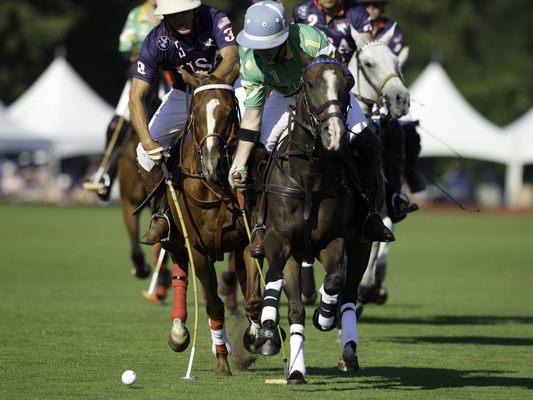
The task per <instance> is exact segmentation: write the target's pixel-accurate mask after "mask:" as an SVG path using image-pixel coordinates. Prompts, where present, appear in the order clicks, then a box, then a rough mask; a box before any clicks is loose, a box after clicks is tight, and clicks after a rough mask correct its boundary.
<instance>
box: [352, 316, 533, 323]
mask: <svg viewBox="0 0 533 400" xmlns="http://www.w3.org/2000/svg"><path fill="white" fill-rule="evenodd" d="M361 323H363V324H384V325H386V324H391V325H396V324H407V325H500V324H533V317H522V316H520V317H519V316H501V317H498V316H495V317H494V316H481V315H440V316H434V317H420V318H409V317H407V318H394V317H392V318H391V317H365V316H364V315H363V316H362V317H361Z"/></svg>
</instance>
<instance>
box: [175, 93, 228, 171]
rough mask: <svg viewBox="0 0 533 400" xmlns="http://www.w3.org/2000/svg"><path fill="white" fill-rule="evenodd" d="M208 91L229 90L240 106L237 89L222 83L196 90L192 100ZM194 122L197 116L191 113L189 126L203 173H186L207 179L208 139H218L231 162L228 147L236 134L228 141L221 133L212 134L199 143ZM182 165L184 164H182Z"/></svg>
mask: <svg viewBox="0 0 533 400" xmlns="http://www.w3.org/2000/svg"><path fill="white" fill-rule="evenodd" d="M206 90H229V91H231V92H232V93H233V97H234V102H235V104H238V103H237V100H236V98H235V89H234V88H233V86H231V85H226V84H222V83H211V84H207V85H203V86H200V87H198V88H196V89H195V90H194V91H193V92H192V99H194V96H196V95H197V94H198V93H200V92H203V91H206ZM192 99H191V103H192ZM232 117H234V113H231V114H230V115H229V116H228V118H232ZM194 120H195V115H194V112H192V111H191V115H190V120H189V124H188V130H189V131H191V132H192V140H193V144H194V151H195V153H196V154H197V155H198V157H199V158H200V166H201V168H202V171H201V172H200V173H196V172H190V171H186V172H187V175H189V176H191V177H196V178H204V177H205V171H204V170H203V168H204V167H203V162H202V159H203V155H202V147H203V146H204V145H205V143H206V141H207V139H209V138H218V139H219V141H220V143H223V148H224V152H225V156H226V159H227V160H228V162H229V153H228V146H229V145H230V143H231V142H232V141H233V139H234V138H235V135H234V132H232V135H230V136H229V137H228V138H227V139H224V137H223V136H222V135H221V134H219V133H211V134H208V135H206V136H205V137H203V138H202V139H201V140H200V141H198V140H197V139H196V134H195V124H194ZM180 164H182V163H180Z"/></svg>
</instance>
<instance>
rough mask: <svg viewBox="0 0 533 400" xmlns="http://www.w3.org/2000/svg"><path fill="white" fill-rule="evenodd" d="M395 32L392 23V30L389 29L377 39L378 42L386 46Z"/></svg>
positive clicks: (394, 26)
mask: <svg viewBox="0 0 533 400" xmlns="http://www.w3.org/2000/svg"><path fill="white" fill-rule="evenodd" d="M395 31H396V23H394V25H393V26H392V28H390V29H389V30H388V31H387V32H385V34H384V35H383V36H382V37H380V38H379V41H380V42H381V43H383V44H385V45H386V46H388V45H389V43H390V41H391V40H392V38H393V37H394V32H395Z"/></svg>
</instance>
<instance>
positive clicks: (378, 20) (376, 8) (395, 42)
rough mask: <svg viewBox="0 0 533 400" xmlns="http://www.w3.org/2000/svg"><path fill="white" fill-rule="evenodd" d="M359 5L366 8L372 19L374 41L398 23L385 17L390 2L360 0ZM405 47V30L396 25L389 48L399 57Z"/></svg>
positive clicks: (383, 0) (385, 0)
mask: <svg viewBox="0 0 533 400" xmlns="http://www.w3.org/2000/svg"><path fill="white" fill-rule="evenodd" d="M357 3H358V4H360V5H361V6H363V7H364V8H365V10H366V11H367V12H368V14H369V15H370V18H371V19H372V35H373V36H374V39H376V40H379V39H380V38H381V37H382V36H383V35H385V33H386V32H388V31H389V30H390V29H392V27H393V26H394V24H395V23H396V22H395V21H393V20H392V19H390V18H388V17H386V16H385V15H384V11H385V6H386V5H387V4H388V3H389V0H358V2H357ZM403 47H404V44H403V30H402V28H400V26H399V25H398V24H396V28H394V34H393V37H392V40H391V41H390V42H389V48H390V49H391V51H392V52H393V53H394V54H396V55H399V54H400V52H401V51H402V49H403Z"/></svg>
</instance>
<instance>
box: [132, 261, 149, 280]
mask: <svg viewBox="0 0 533 400" xmlns="http://www.w3.org/2000/svg"><path fill="white" fill-rule="evenodd" d="M151 272H152V267H150V266H149V265H148V264H143V265H135V266H134V267H133V268H132V269H131V274H132V275H133V276H135V277H136V278H139V279H146V278H148V277H149V276H150V273H151Z"/></svg>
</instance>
